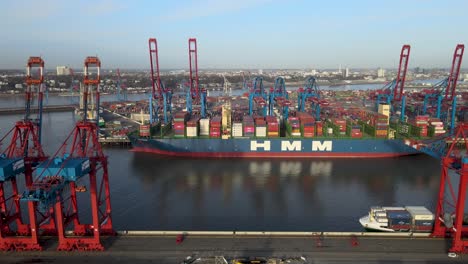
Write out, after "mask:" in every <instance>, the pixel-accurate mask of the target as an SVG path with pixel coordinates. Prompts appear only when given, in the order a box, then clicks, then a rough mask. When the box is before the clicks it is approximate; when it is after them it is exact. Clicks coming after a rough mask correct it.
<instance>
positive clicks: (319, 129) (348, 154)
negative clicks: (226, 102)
mask: <svg viewBox="0 0 468 264" xmlns="http://www.w3.org/2000/svg"><path fill="white" fill-rule="evenodd" d="M366 115H367V118H366V120H367V121H366V122H364V121H363V119H343V118H331V119H327V120H315V119H314V118H313V117H312V115H310V114H307V113H304V112H297V113H295V114H294V115H293V116H289V117H288V119H287V120H285V121H282V122H281V119H280V117H275V116H266V117H263V116H249V115H245V116H242V117H238V118H236V119H235V120H233V121H232V122H230V120H229V118H225V117H224V116H223V117H221V116H215V117H213V118H211V119H210V118H199V117H197V116H195V117H190V116H189V114H187V113H185V112H179V113H176V114H175V115H174V119H173V122H172V124H171V125H168V126H166V127H164V128H161V127H159V128H158V129H159V131H158V132H156V133H155V132H154V131H150V130H153V129H151V128H150V126H149V125H144V126H141V127H140V131H139V135H138V134H137V133H134V134H131V135H129V139H130V141H131V143H132V146H133V151H138V152H151V153H156V154H162V155H170V156H179V157H194V158H196V157H213V158H234V157H236V158H237V157H238V158H308V157H316V158H385V157H397V156H405V155H413V154H418V153H419V152H418V151H417V150H416V149H415V148H413V147H412V146H411V144H410V143H409V141H408V140H405V139H396V138H394V134H395V130H393V129H391V128H390V127H389V125H388V117H387V116H384V115H381V114H378V113H375V112H367V113H366ZM225 124H230V127H228V126H227V125H225ZM225 127H228V129H226V128H225ZM389 133H390V134H389ZM155 134H156V135H155Z"/></svg>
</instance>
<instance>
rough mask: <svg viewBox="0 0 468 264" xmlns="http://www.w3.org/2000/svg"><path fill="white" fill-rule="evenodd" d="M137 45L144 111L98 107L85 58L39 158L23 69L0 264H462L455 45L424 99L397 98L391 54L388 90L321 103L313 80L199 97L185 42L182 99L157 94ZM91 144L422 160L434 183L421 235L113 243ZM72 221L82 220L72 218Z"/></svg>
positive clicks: (38, 126) (138, 234) (33, 90)
mask: <svg viewBox="0 0 468 264" xmlns="http://www.w3.org/2000/svg"><path fill="white" fill-rule="evenodd" d="M148 45H149V57H150V65H149V66H150V68H151V83H152V93H151V96H150V97H149V100H147V101H138V102H130V101H128V100H127V98H126V96H125V95H123V96H121V97H120V96H119V97H120V98H121V101H119V102H105V103H101V95H100V90H99V85H100V74H101V60H100V59H99V58H98V57H96V56H90V57H86V58H85V60H84V75H83V80H82V85H81V88H80V94H81V100H80V103H79V107H77V110H76V116H77V119H78V120H77V121H76V124H75V126H74V128H73V130H72V131H71V132H70V133H69V135H68V136H67V138H66V139H65V140H64V142H63V144H61V146H60V147H59V148H58V150H56V151H55V152H49V153H46V151H45V148H44V146H43V145H42V137H43V136H44V135H42V122H43V112H44V109H45V107H44V92H45V91H44V89H43V87H44V86H43V83H44V72H45V71H44V67H45V61H44V59H43V58H41V57H30V58H29V59H28V62H27V70H26V72H27V77H26V84H27V89H26V92H25V101H26V104H25V108H24V111H23V112H24V117H23V118H22V119H21V120H18V121H17V122H16V123H15V124H11V125H12V127H13V128H12V129H11V130H10V131H9V132H7V133H6V134H5V135H4V136H3V138H1V139H0V143H1V144H0V146H1V147H2V149H1V152H2V156H1V158H0V209H1V213H2V215H1V222H0V250H2V251H5V252H2V253H0V254H1V257H2V261H5V262H11V263H22V262H26V263H29V262H59V263H60V262H64V261H67V262H80V263H81V262H83V261H87V262H92V263H94V262H96V263H97V262H129V261H132V262H147V261H154V262H159V263H315V262H322V261H323V262H345V261H349V260H350V259H353V260H356V261H359V262H364V263H381V262H405V261H408V262H414V261H421V262H435V263H436V262H445V261H447V262H448V261H450V262H465V261H466V256H465V255H464V254H466V253H468V221H467V219H466V216H465V214H466V213H465V207H466V203H465V201H466V189H467V184H468V155H467V150H468V140H467V134H468V132H467V131H468V120H467V112H468V111H467V105H468V92H466V91H458V90H457V79H458V76H459V73H460V68H461V64H462V58H463V52H464V45H463V44H458V45H456V48H455V52H454V54H453V58H452V64H451V71H450V74H449V76H448V77H447V78H446V79H444V80H442V81H441V82H440V83H438V84H436V85H434V86H433V87H432V88H431V89H424V90H420V91H417V92H411V93H410V92H407V91H405V79H406V73H407V70H408V63H409V61H410V51H411V47H410V45H403V47H402V49H401V52H400V57H399V68H398V73H397V76H396V78H395V79H394V80H392V81H391V82H389V83H388V84H386V85H384V86H383V88H382V89H379V90H375V91H334V90H333V89H331V88H330V89H329V90H321V89H320V87H319V86H318V84H317V80H316V78H315V77H313V76H311V77H308V78H306V80H305V81H304V85H303V87H299V88H298V89H296V90H290V89H287V87H286V83H285V80H284V78H282V77H281V76H278V77H277V78H276V79H275V82H274V84H273V86H272V87H271V88H266V87H265V85H264V83H263V79H262V78H261V77H254V78H252V79H251V80H246V81H245V82H244V86H245V87H244V88H245V89H244V91H245V93H244V94H242V95H239V96H218V97H210V96H208V94H207V91H206V89H204V88H203V87H201V85H200V83H199V73H198V62H197V60H198V58H197V49H198V48H197V42H196V39H194V38H190V39H189V41H188V46H189V47H188V50H189V69H190V71H189V81H188V82H187V83H186V84H185V85H186V90H187V93H186V94H177V93H174V94H173V91H172V89H171V88H170V87H166V86H165V85H164V83H163V82H162V81H161V78H160V70H159V60H158V47H157V41H156V39H155V38H150V39H149V41H148ZM119 91H122V89H119ZM122 92H123V93H124V94H125V91H122ZM10 111H12V110H10ZM101 142H102V143H103V144H104V143H108V144H131V145H132V151H134V152H150V153H155V154H157V155H154V158H155V159H158V157H161V156H160V155H164V156H179V157H184V158H264V159H268V158H309V159H314V158H389V157H400V156H408V155H430V156H432V157H434V158H435V159H437V160H438V161H440V163H441V168H442V169H441V175H440V186H439V194H438V195H437V197H436V198H437V201H435V203H436V205H437V206H436V208H435V212H434V215H433V216H434V217H433V218H432V220H430V221H431V222H430V224H431V226H430V228H426V227H424V228H421V226H418V223H417V222H416V220H417V218H416V217H415V218H414V219H413V220H414V221H413V222H411V223H409V222H408V225H409V230H404V231H402V232H389V233H385V232H382V233H375V232H322V231H317V232H268V231H265V232H246V231H243V230H233V231H219V232H216V231H190V230H169V231H164V230H160V231H125V230H116V229H115V228H114V225H113V218H112V205H111V198H110V196H111V193H112V190H111V182H112V175H109V169H108V166H109V163H108V156H106V154H105V150H103V148H102V146H101ZM453 177H455V178H456V180H451V178H453ZM83 196H86V197H85V199H84V201H82V200H81V199H82V198H83ZM83 204H85V206H83ZM381 206H385V205H381ZM84 210H86V211H87V213H88V214H89V215H90V217H89V219H86V220H84V218H81V217H80V215H81V214H82V213H83V211H84ZM387 210H388V211H391V210H392V209H391V208H387ZM393 210H394V212H395V211H401V210H402V209H398V210H397V209H393ZM403 210H404V209H403ZM405 213H406V214H409V213H408V212H406V211H405ZM392 215H395V214H392ZM395 217H396V216H395ZM377 218H378V217H376V219H377ZM387 218H388V223H387V222H385V223H386V225H387V226H388V228H396V227H395V226H393V225H397V224H394V223H393V222H392V221H393V220H395V219H393V218H392V216H391V214H389V213H388V214H387ZM398 219H400V220H401V218H398ZM398 219H397V220H398ZM358 220H359V219H356V221H358ZM397 222H398V221H397ZM426 222H427V221H426ZM426 222H425V223H426ZM400 225H401V224H400ZM70 251H76V252H70ZM90 251H93V252H90ZM70 256H73V258H71V259H70V258H69V257H70ZM448 257H457V258H453V259H449V258H448Z"/></svg>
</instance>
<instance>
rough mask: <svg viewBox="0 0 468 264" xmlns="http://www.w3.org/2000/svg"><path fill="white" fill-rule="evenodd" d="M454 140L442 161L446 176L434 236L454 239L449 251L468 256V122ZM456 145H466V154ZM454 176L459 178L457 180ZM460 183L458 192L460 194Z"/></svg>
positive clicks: (441, 189)
mask: <svg viewBox="0 0 468 264" xmlns="http://www.w3.org/2000/svg"><path fill="white" fill-rule="evenodd" d="M451 140H452V143H451V145H450V147H449V149H448V151H447V153H446V154H445V155H444V156H443V158H442V173H441V178H440V186H439V196H438V203H437V209H436V214H435V217H436V218H435V223H434V230H433V233H432V236H433V237H450V238H452V243H451V245H450V248H449V252H451V253H456V254H461V253H468V224H467V223H466V222H465V221H464V219H463V218H464V217H465V204H466V192H467V185H468V123H461V124H459V125H458V127H457V130H456V133H455V135H454V137H452V138H451ZM456 144H463V145H464V147H465V150H464V153H460V151H459V150H457V148H456V147H455V145H456ZM454 177H456V179H455V180H454V179H453V178H454ZM451 178H452V179H451ZM457 184H458V190H457V191H456V187H457ZM447 189H448V190H447ZM464 222H465V223H464Z"/></svg>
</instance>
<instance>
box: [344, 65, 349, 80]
mask: <svg viewBox="0 0 468 264" xmlns="http://www.w3.org/2000/svg"><path fill="white" fill-rule="evenodd" d="M344 77H345V78H348V77H349V68H348V67H346V68H345V72H344Z"/></svg>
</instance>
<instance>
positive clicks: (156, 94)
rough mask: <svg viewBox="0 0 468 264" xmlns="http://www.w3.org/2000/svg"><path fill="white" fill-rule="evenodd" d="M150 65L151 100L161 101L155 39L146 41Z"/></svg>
mask: <svg viewBox="0 0 468 264" xmlns="http://www.w3.org/2000/svg"><path fill="white" fill-rule="evenodd" d="M148 46H149V55H150V64H151V84H152V86H153V90H152V91H153V93H152V95H153V99H156V100H161V101H162V93H163V91H162V90H163V89H162V87H161V86H162V83H161V76H160V74H159V58H158V42H157V40H156V39H155V38H150V39H149V40H148Z"/></svg>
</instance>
